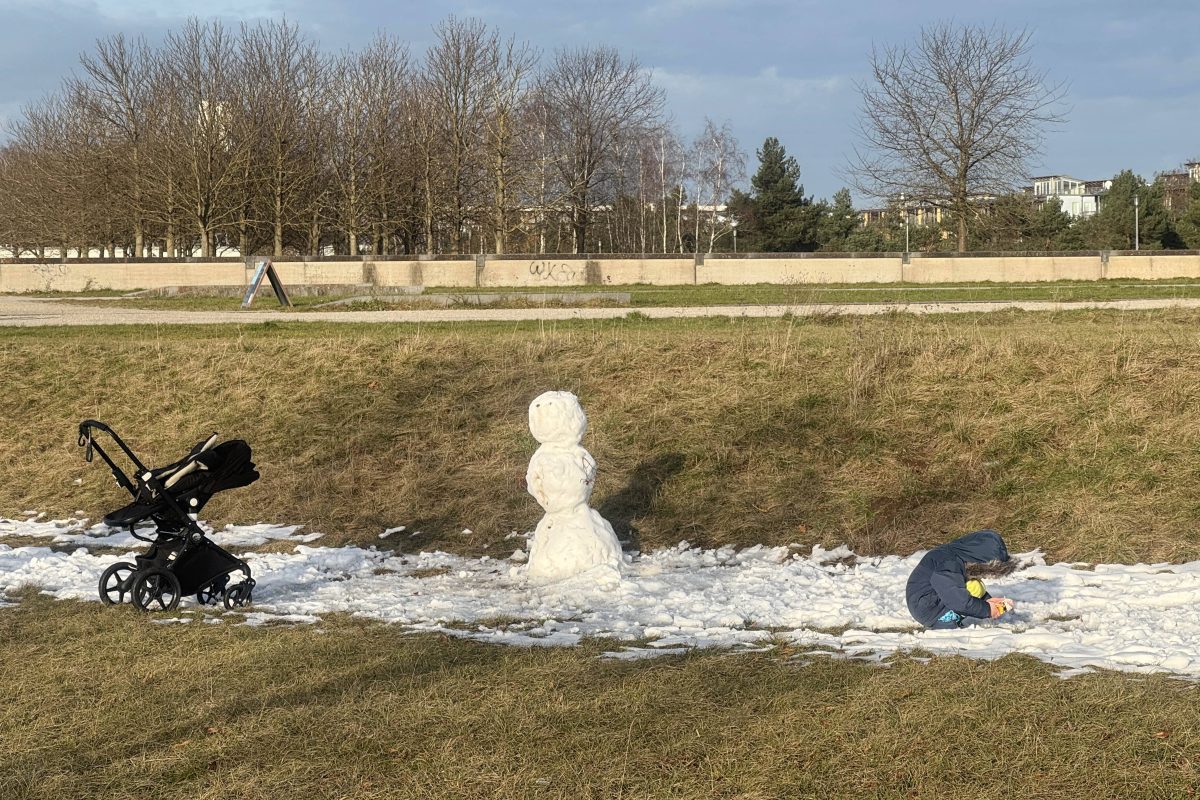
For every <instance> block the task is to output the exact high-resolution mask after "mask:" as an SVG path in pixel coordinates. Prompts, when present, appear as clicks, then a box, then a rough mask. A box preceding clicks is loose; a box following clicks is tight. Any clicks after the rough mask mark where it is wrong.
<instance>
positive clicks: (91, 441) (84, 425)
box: [79, 419, 146, 497]
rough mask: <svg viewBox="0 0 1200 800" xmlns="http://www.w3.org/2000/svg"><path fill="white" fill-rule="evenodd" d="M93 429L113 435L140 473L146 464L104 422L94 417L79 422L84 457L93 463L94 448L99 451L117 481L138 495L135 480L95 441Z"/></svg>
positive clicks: (80, 444)
mask: <svg viewBox="0 0 1200 800" xmlns="http://www.w3.org/2000/svg"><path fill="white" fill-rule="evenodd" d="M93 430H98V431H103V432H104V433H107V434H108V435H109V436H110V437H112V440H113V441H114V442H116V443H117V446H118V447H120V448H121V450H122V451H123V452H124V453H125V455H126V456H128V457H129V460H130V461H132V462H133V465H134V466H135V467H137V470H138V474H141V473H143V472H145V471H146V466H145V465H144V464H143V463H142V462H141V460H140V459H139V458H138V457H137V456H136V455H134V452H133V451H132V450H130V449H129V445H127V444H125V442H124V440H122V439H121V437H120V436H118V435H117V434H116V432H115V431H114V430H113V429H112V428H110V427H108V426H107V425H105V424H104V423H103V422H100V421H99V420H94V419H85V420H84V421H83V422H81V423H79V446H80V447H82V448H84V453H83V457H84V459H85V460H86V461H88V463H91V460H92V451H93V450H94V451H95V452H97V453H99V454H100V457H101V458H103V459H104V461H105V463H106V464H108V468H109V470H110V471H111V472H112V474H113V477H114V478H116V480H117V483H118V484H119V485H120V486H121V487H122V488H124V489H125V490H126V491H128V492H129V493H130V494H131V495H133V496H134V497H137V487H135V486H134V485H133V482H132V481H130V480H129V478H128V477H127V476H126V475H125V473H124V472H123V471H122V470H121V468H120V467H118V466H117V465H116V463H114V462H113V460H112V458H110V457H109V455H108V453H106V452H104V448H103V447H101V446H100V443H99V442H97V441H95V436H94V434H93Z"/></svg>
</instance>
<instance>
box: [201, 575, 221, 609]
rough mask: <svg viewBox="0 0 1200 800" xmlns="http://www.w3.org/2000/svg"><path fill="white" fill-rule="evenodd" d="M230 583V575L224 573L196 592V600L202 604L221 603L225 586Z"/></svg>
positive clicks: (212, 604) (213, 604)
mask: <svg viewBox="0 0 1200 800" xmlns="http://www.w3.org/2000/svg"><path fill="white" fill-rule="evenodd" d="M228 583H229V576H228V575H222V576H221V577H220V578H218V579H217V580H215V581H213V582H212V583H210V584H208V585H207V586H205V587H204V588H203V589H201V590H200V591H198V592H196V602H197V603H199V604H200V605H202V606H216V605H220V604H221V599H222V598H223V597H224V596H225V586H226V584H228Z"/></svg>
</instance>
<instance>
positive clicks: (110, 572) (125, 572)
mask: <svg viewBox="0 0 1200 800" xmlns="http://www.w3.org/2000/svg"><path fill="white" fill-rule="evenodd" d="M136 569H137V568H136V567H135V566H133V564H130V563H129V562H128V561H118V562H117V563H115V564H113V565H112V566H110V567H109V568H108V569H106V570H104V572H102V573H100V602H101V603H104V605H106V606H115V605H120V604H121V603H124V602H125V599H126V597H127V596H128V595H129V590H130V589H131V588H132V585H133V580H132V578H133V573H134V571H135V570H136Z"/></svg>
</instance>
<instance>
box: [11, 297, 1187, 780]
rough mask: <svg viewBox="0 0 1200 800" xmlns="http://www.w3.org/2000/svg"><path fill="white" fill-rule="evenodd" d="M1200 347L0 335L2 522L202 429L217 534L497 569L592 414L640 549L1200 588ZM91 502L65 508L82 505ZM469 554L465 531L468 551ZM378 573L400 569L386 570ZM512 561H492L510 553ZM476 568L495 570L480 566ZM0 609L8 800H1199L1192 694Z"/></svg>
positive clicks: (400, 335)
mask: <svg viewBox="0 0 1200 800" xmlns="http://www.w3.org/2000/svg"><path fill="white" fill-rule="evenodd" d="M1198 323H1200V314H1197V313H1194V312H1182V311H1169V312H1167V311H1164V312H1152V313H1137V314H1119V313H1110V312H1087V313H1082V312H1073V313H1070V314H1024V313H1003V314H990V315H982V316H977V317H953V318H950V317H946V318H922V319H916V318H910V317H906V316H894V317H885V318H853V319H851V318H818V319H799V318H796V319H777V320H719V319H712V320H700V321H650V320H646V319H639V318H628V319H622V320H614V321H608V322H595V323H593V322H573V323H557V324H552V323H505V324H470V325H466V324H460V325H448V324H447V325H423V326H398V325H387V326H382V325H381V326H361V327H360V326H333V325H322V324H314V325H305V326H289V325H287V324H285V323H269V324H266V325H258V326H241V327H236V328H211V327H183V328H167V327H162V328H96V329H70V330H68V329H0V374H2V375H4V376H5V382H4V388H5V394H4V407H3V410H2V411H0V516H3V515H5V514H9V515H15V514H18V513H20V512H22V511H24V510H25V509H37V510H42V511H47V512H49V513H51V514H63V515H66V514H69V513H71V512H73V511H75V510H76V509H82V510H84V511H85V512H86V513H87V514H88V515H90V516H92V517H93V518H97V517H99V516H100V515H101V514H103V513H104V512H105V511H108V510H110V509H111V508H113V507H115V506H116V505H118V504H121V503H123V502H124V501H123V499H122V498H121V495H120V493H119V492H118V490H117V489H116V487H114V486H113V484H112V481H111V479H110V478H109V476H108V474H107V471H106V470H105V469H104V468H103V466H102V465H101V464H99V463H96V464H92V465H87V464H85V463H84V462H83V460H82V451H81V450H80V449H79V448H78V447H76V445H75V424H76V423H77V422H78V421H79V420H80V419H83V418H85V417H93V418H97V419H101V420H104V421H106V422H108V423H110V424H111V425H112V426H113V427H114V428H116V430H118V431H119V432H120V433H122V435H124V436H125V437H126V438H127V439H128V440H129V441H130V443H131V444H133V445H134V447H135V449H136V450H138V452H139V453H144V454H145V456H146V457H147V459H148V460H151V461H161V462H167V461H171V460H174V459H176V458H178V457H179V456H180V455H182V454H183V453H184V452H185V451H186V449H187V448H188V447H189V446H190V445H191V444H192V443H194V442H195V441H196V440H198V439H200V438H202V436H203V435H204V434H205V433H206V432H208V431H210V430H213V429H216V430H220V431H221V432H222V433H223V434H225V435H227V436H241V437H244V438H246V439H247V440H249V441H250V443H251V444H252V445H253V447H254V448H255V458H256V461H257V462H258V463H259V465H260V468H261V469H262V472H263V478H262V480H261V481H260V482H259V483H257V484H255V485H254V486H252V487H250V488H249V489H245V490H238V491H234V492H230V493H228V494H223V495H221V496H219V497H218V498H216V499H214V501H213V503H212V505H211V506H210V509H211V511H212V512H213V513H212V514H211V515H209V516H210V519H212V521H214V522H216V523H218V524H219V523H221V522H223V521H240V522H253V521H255V520H267V521H273V522H292V523H296V522H302V523H306V524H308V525H310V526H311V527H312V528H313V529H314V530H319V531H323V532H325V533H326V538H325V539H323V540H322V544H338V543H349V542H353V543H359V544H379V543H380V540H378V539H376V534H378V533H379V532H380V531H381V530H383V529H384V528H385V527H391V526H395V525H399V524H404V525H407V526H408V527H409V529H410V530H420V531H421V532H422V534H421V535H420V536H418V537H415V538H408V539H406V540H405V541H404V542H403V545H401V544H400V543H399V542H397V543H395V544H391V546H397V547H399V546H404V547H407V548H413V549H418V548H419V549H431V548H434V547H437V548H442V549H452V550H454V551H456V552H463V553H483V552H486V551H487V549H488V548H498V547H500V546H502V545H503V544H504V536H505V535H506V534H508V533H509V532H510V531H512V530H520V531H524V530H529V529H530V528H532V526H533V524H534V523H535V522H536V521H537V519H538V517H539V516H540V514H539V512H538V510H537V508H536V506H535V504H534V503H533V501H532V500H531V498H529V497H528V496H527V495H526V494H525V491H524V487H523V477H524V470H525V467H526V464H527V463H528V459H529V456H530V455H531V454H532V452H533V450H534V448H535V446H536V442H534V441H533V439H532V437H530V435H529V433H528V430H527V428H526V420H525V414H526V407H527V405H528V402H529V400H530V399H531V398H532V397H533V396H535V395H536V394H537V393H539V392H541V391H542V390H544V389H547V388H565V389H570V390H572V391H574V392H576V393H577V394H579V396H580V397H581V399H582V401H583V403H584V406H585V408H586V409H587V411H588V414H589V417H590V420H591V430H590V431H589V434H588V436H587V438H586V440H585V442H584V444H585V445H586V446H587V447H588V448H589V449H590V450H591V451H592V452H593V453H594V454H595V455H596V457H597V459H598V461H599V465H600V479H599V481H598V485H597V488H596V493H595V495H594V498H593V499H594V501H595V504H596V505H597V506H599V507H600V508H601V509H602V510H603V511H604V512H605V514H606V515H607V516H609V518H610V519H612V520H613V521H614V522H616V523H617V526H618V528H623V529H625V528H631V529H632V535H633V537H634V539H635V540H637V541H639V542H640V546H641V547H642V548H644V549H652V548H655V547H659V546H662V545H668V544H674V543H675V542H678V541H679V540H681V539H688V540H690V541H693V542H695V543H699V544H705V545H715V544H725V543H729V544H735V545H748V544H754V543H768V544H771V543H787V542H798V543H800V544H803V545H811V544H814V543H822V544H824V545H826V546H833V545H836V544H839V543H843V542H844V543H847V544H849V545H851V547H853V548H854V549H855V550H857V551H858V552H860V553H897V552H899V553H907V552H911V551H912V550H915V549H918V548H921V547H926V546H929V545H931V544H934V543H939V542H942V541H945V540H946V539H948V538H951V537H952V536H955V535H958V534H960V533H962V532H964V531H966V530H970V529H973V528H977V527H984V526H993V527H996V528H998V529H999V530H1001V531H1002V532H1003V533H1004V535H1005V538H1006V539H1007V540H1008V541H1009V543H1010V545H1011V546H1012V547H1013V549H1014V550H1025V549H1032V548H1035V547H1041V548H1042V549H1044V550H1046V551H1047V553H1048V557H1049V558H1051V559H1069V560H1076V559H1078V560H1086V561H1138V560H1191V559H1197V558H1200V534H1198V533H1197V531H1196V525H1195V522H1196V519H1197V516H1198V515H1200V514H1198V512H1200V502H1198V499H1200V491H1198V490H1200V469H1198V467H1197V464H1196V460H1195V453H1196V452H1197V445H1198V444H1200V442H1198V438H1200V429H1198V427H1197V426H1196V424H1195V419H1196V412H1197V410H1198V406H1200V333H1198V331H1200V327H1198ZM77 480H78V481H81V482H82V483H81V485H76V481H77ZM464 528H469V529H471V530H472V531H473V533H471V534H470V535H468V536H464V535H462V534H461V531H462V530H463V529H464ZM388 541H389V543H390V542H391V541H392V540H388ZM510 549H511V546H510ZM491 552H495V549H493V550H492V551H491ZM19 600H20V602H19V604H18V605H16V606H15V607H12V608H5V609H2V610H0V642H3V647H0V675H2V676H3V678H2V679H0V680H2V684H0V685H3V686H4V689H5V692H4V695H5V698H6V699H5V701H4V702H3V703H0V797H4V798H9V797H13V798H52V797H53V798H58V797H111V796H124V795H142V794H154V795H156V796H159V797H168V798H173V797H179V798H184V797H187V798H210V797H211V798H227V797H247V798H250V797H254V798H259V797H264V796H271V795H279V796H283V797H292V796H312V797H322V798H323V797H329V798H335V797H355V798H359V797H362V798H385V797H386V798H391V797H464V798H469V797H500V798H510V797H511V798H542V797H545V798H558V797H596V798H609V797H628V798H641V797H647V798H656V797H672V798H682V797H687V798H691V797H696V798H700V797H730V798H734V797H738V798H776V797H888V798H890V797H959V796H964V795H965V796H969V797H971V798H1003V800H1009V799H1010V798H1014V797H1046V798H1058V797H1061V798H1078V797H1113V798H1116V797H1191V796H1194V794H1195V792H1196V791H1197V790H1198V789H1200V774H1198V764H1197V756H1196V753H1197V752H1198V750H1197V747H1198V745H1200V741H1198V740H1197V730H1200V728H1198V726H1197V723H1198V722H1200V720H1198V719H1197V714H1198V713H1200V712H1198V711H1197V708H1198V705H1197V700H1198V699H1200V695H1197V691H1198V689H1197V687H1196V686H1195V685H1193V684H1190V683H1186V682H1182V681H1178V680H1171V679H1167V678H1164V677H1137V676H1130V675H1117V674H1096V675H1091V676H1084V677H1080V678H1072V679H1070V680H1061V679H1059V678H1057V677H1055V675H1054V671H1053V670H1052V669H1051V668H1050V667H1048V666H1046V665H1043V664H1041V663H1039V662H1037V661H1035V660H1033V659H1030V658H1024V657H1019V656H1011V657H1007V658H1005V659H1002V660H1000V661H996V662H988V663H980V662H971V661H966V660H963V659H957V658H935V659H933V660H932V661H929V662H928V663H925V662H923V661H921V660H917V659H898V660H895V661H893V662H892V665H891V667H890V668H886V669H883V668H879V667H876V666H869V665H866V664H860V663H856V662H846V661H841V660H829V659H828V658H827V657H824V656H811V655H809V656H807V659H808V660H812V661H813V663H810V664H808V665H807V666H801V665H800V662H797V661H796V660H794V659H795V657H796V656H797V655H800V654H797V653H795V652H793V651H791V650H789V649H788V648H787V647H783V646H781V647H778V648H775V649H774V650H772V651H770V652H767V653H762V654H757V655H738V656H731V655H728V654H721V653H694V654H692V655H689V656H685V657H677V658H664V659H660V660H653V661H644V662H634V663H626V662H612V661H608V660H605V659H601V658H599V657H598V656H599V655H600V654H601V653H602V652H603V651H604V650H606V649H609V648H610V645H609V644H607V643H605V642H588V643H586V644H584V645H583V646H581V647H579V648H575V649H569V650H562V649H555V650H522V649H516V648H499V647H488V646H482V645H476V644H470V643H464V642H459V641H455V640H451V639H447V638H443V637H436V636H419V637H415V636H411V635H406V634H405V633H404V631H402V630H400V629H398V628H394V627H388V626H383V625H378V624H371V623H366V622H361V621H356V620H351V619H344V618H339V617H334V618H329V619H326V620H325V621H323V622H322V623H320V624H319V625H317V626H299V627H292V628H285V627H268V628H247V627H240V626H237V625H234V624H231V621H229V620H227V621H226V622H225V623H224V624H219V625H217V624H213V625H206V624H202V623H198V622H194V623H192V624H188V625H155V624H151V623H149V622H148V621H147V619H146V618H145V617H142V616H138V615H136V614H134V613H133V612H132V611H130V610H129V609H126V608H121V609H110V608H103V607H101V606H100V605H99V604H98V603H76V602H67V601H63V602H56V601H52V600H50V599H48V598H45V597H41V596H38V595H37V594H36V593H35V592H34V591H33V590H30V591H29V592H27V593H25V594H23V595H22V596H21V597H20V598H19Z"/></svg>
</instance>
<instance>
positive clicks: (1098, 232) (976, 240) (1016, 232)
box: [830, 170, 1200, 252]
mask: <svg viewBox="0 0 1200 800" xmlns="http://www.w3.org/2000/svg"><path fill="white" fill-rule="evenodd" d="M1135 197H1136V198H1137V205H1136V207H1135V204H1134V198H1135ZM969 213H970V220H969V236H968V240H967V249H968V250H976V251H978V250H993V251H1017V252H1019V251H1044V250H1132V249H1134V248H1135V247H1139V248H1140V249H1143V250H1174V249H1181V248H1187V249H1192V250H1196V249H1200V184H1197V183H1192V184H1191V185H1190V186H1189V187H1188V190H1187V192H1186V193H1185V194H1184V195H1183V196H1182V197H1174V198H1172V200H1171V202H1167V190H1166V187H1165V186H1164V184H1163V182H1162V181H1159V180H1154V181H1149V182H1147V181H1146V180H1145V179H1143V178H1142V177H1141V176H1138V175H1135V174H1134V173H1133V172H1132V171H1130V170H1124V171H1122V172H1120V173H1118V174H1117V175H1116V176H1115V177H1114V178H1113V179H1112V185H1111V187H1110V188H1109V189H1108V190H1107V191H1106V192H1105V193H1104V194H1103V195H1101V196H1100V202H1099V209H1098V211H1097V212H1096V213H1094V214H1090V215H1088V216H1085V217H1081V218H1072V217H1071V216H1070V215H1069V214H1067V213H1066V212H1065V211H1063V210H1062V207H1061V204H1060V203H1059V201H1058V200H1057V199H1054V198H1051V199H1049V200H1046V201H1044V202H1043V201H1039V200H1037V199H1036V198H1034V197H1033V196H1032V195H1029V194H1025V193H1015V194H1005V195H1001V196H999V197H996V198H992V199H989V200H986V201H984V200H980V201H976V203H975V205H974V206H973V207H972V209H971V210H970V212H969ZM904 214H905V211H904V209H903V208H902V207H901V206H900V204H898V203H895V204H893V205H892V206H890V207H889V208H888V211H887V214H886V215H885V216H884V218H883V219H881V220H879V221H877V222H876V223H874V224H872V225H870V226H868V227H867V228H864V229H862V230H860V231H858V232H856V233H855V235H854V237H853V241H854V242H855V244H856V245H857V246H856V247H853V248H849V249H856V250H881V251H887V250H900V249H903V242H904V235H905V234H904V226H903V220H904ZM909 214H910V220H915V219H916V218H917V217H916V215H915V214H914V213H913V211H912V209H911V208H910V209H909ZM959 228H960V226H959V224H958V219H957V218H956V216H955V215H954V214H953V213H950V212H948V213H945V214H944V215H943V216H942V219H941V221H940V222H938V223H936V224H923V225H916V224H912V225H910V227H909V240H910V248H911V249H913V250H919V251H932V250H956V249H958V246H957V239H956V236H957V233H958V230H959ZM830 249H840V248H836V247H835V248H830Z"/></svg>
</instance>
